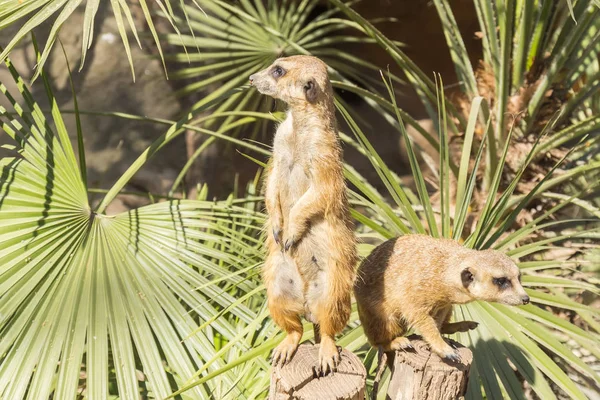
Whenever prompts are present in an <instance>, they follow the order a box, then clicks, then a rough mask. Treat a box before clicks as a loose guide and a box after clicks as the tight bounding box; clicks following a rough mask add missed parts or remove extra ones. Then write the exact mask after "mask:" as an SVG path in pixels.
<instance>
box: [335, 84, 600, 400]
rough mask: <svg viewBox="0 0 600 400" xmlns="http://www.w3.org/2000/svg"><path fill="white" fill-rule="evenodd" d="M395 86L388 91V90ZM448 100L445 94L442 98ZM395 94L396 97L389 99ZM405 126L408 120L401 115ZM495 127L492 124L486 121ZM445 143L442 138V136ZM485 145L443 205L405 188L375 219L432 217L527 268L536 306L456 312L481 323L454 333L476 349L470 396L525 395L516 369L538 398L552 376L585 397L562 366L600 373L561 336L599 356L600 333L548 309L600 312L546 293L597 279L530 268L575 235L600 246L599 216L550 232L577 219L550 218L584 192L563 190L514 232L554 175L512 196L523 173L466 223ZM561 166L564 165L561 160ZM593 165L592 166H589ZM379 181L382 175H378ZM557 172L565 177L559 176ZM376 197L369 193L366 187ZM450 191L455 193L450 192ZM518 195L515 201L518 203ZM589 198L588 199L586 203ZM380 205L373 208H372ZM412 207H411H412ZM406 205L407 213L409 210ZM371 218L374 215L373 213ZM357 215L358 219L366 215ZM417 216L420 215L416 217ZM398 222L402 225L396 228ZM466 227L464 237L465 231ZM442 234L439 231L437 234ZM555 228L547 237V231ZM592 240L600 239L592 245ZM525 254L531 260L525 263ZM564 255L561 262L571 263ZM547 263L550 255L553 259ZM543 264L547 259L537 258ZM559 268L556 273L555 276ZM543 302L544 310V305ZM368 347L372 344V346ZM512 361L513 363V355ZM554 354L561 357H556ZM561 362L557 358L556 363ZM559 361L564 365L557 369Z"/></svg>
mask: <svg viewBox="0 0 600 400" xmlns="http://www.w3.org/2000/svg"><path fill="white" fill-rule="evenodd" d="M392 93H393V92H392V91H391V89H390V94H392ZM440 98H441V99H443V96H441V97H440ZM392 100H393V97H392ZM481 103H482V99H481V98H476V99H475V100H474V101H473V104H472V106H473V107H472V110H475V111H474V113H472V115H471V117H470V118H469V121H470V123H469V128H468V129H467V132H466V133H465V136H466V137H467V138H472V137H473V136H474V134H475V133H474V129H475V123H474V121H475V120H476V119H477V117H478V115H477V114H478V113H479V112H480V110H481ZM341 111H342V114H343V115H344V118H346V119H347V120H348V126H349V127H350V128H351V129H352V130H353V132H354V134H355V136H356V137H357V140H358V142H359V143H361V145H363V146H365V151H367V152H368V153H369V154H371V157H370V160H371V161H372V164H373V167H374V168H375V169H376V170H385V169H386V166H385V165H384V164H383V163H382V162H381V160H380V159H379V158H378V157H377V156H376V155H375V154H373V152H374V150H373V149H372V148H371V147H370V145H369V144H368V139H367V138H366V136H365V135H364V133H362V132H361V131H360V129H359V128H358V126H357V125H356V124H354V123H352V121H351V120H349V119H350V118H351V117H350V115H349V114H348V113H347V112H344V110H341ZM443 112H444V107H443V101H442V102H441V104H440V113H443ZM399 122H400V125H401V126H403V124H402V121H401V119H399ZM489 126H490V125H489V124H488V127H489ZM404 139H405V140H406V141H407V150H408V152H409V159H411V160H413V162H411V168H412V172H413V176H414V178H415V182H416V183H417V188H419V187H420V186H421V185H423V183H422V178H421V177H420V171H419V166H418V164H416V162H414V160H415V159H416V156H415V154H414V150H413V147H412V146H411V145H410V138H409V137H408V136H407V135H406V134H404ZM440 142H443V138H440ZM471 143H472V140H469V139H467V140H465V142H464V144H463V149H462V154H463V155H464V154H470V151H469V150H468V148H469V147H470V146H471ZM482 147H483V145H481V146H480V147H479V149H478V150H477V157H476V161H475V164H474V165H472V166H469V164H468V163H467V162H464V161H465V160H464V159H463V162H461V165H460V172H459V178H458V190H457V193H456V194H455V197H454V198H449V197H446V198H443V197H442V199H441V201H442V202H445V206H444V204H439V205H437V206H436V207H432V206H431V204H432V201H431V199H430V198H429V195H428V194H427V193H426V192H425V191H424V190H422V189H420V190H419V197H418V198H416V197H415V198H413V199H411V200H410V201H406V200H404V199H406V198H403V197H402V196H401V195H400V193H399V192H398V193H396V194H390V195H391V196H393V197H396V196H397V198H398V199H400V201H401V202H402V204H398V209H397V210H394V212H395V213H398V214H399V216H400V219H399V220H400V222H397V221H398V220H394V219H387V220H385V219H377V220H378V224H381V225H382V228H383V229H385V230H386V231H388V232H391V231H403V232H404V231H406V230H407V228H408V230H409V232H422V229H423V225H422V224H421V222H420V221H428V222H429V233H430V234H433V235H434V236H435V235H438V234H442V236H444V237H454V238H455V239H458V240H462V239H461V238H463V237H467V239H466V242H465V244H466V245H467V246H470V247H475V248H488V247H494V248H498V249H502V250H504V251H507V250H508V254H509V255H511V256H512V257H514V258H515V260H516V261H518V260H519V259H521V260H522V262H521V263H518V264H519V265H520V266H521V268H522V269H523V274H524V285H525V287H526V290H527V292H528V293H529V295H530V296H531V298H532V302H533V303H534V304H536V305H532V306H527V307H518V308H511V307H506V306H501V305H494V304H486V303H479V302H477V303H474V304H469V305H466V306H460V307H458V308H457V310H456V311H455V313H456V318H457V319H459V320H460V319H467V320H475V321H480V322H481V324H480V327H481V328H478V329H477V330H475V331H471V332H469V333H461V334H457V335H456V337H455V339H456V340H458V341H460V342H462V343H463V344H465V345H468V346H470V347H471V348H472V349H473V351H474V354H475V363H474V365H473V370H472V372H471V374H472V375H471V379H470V380H469V392H468V397H469V398H478V397H481V396H482V394H481V388H480V385H481V387H482V388H483V390H484V392H485V395H486V396H487V397H490V396H495V395H497V394H499V393H503V394H504V396H509V397H511V398H520V397H521V396H522V394H521V393H522V386H521V383H520V382H519V381H518V380H517V378H516V377H515V372H514V370H515V368H516V371H517V372H518V374H519V375H520V376H522V377H523V378H524V379H525V380H526V381H527V382H528V384H529V385H531V387H532V389H533V390H534V391H535V392H536V393H537V394H538V395H539V396H540V398H544V399H545V398H555V397H556V395H555V394H554V392H553V391H552V389H551V388H550V386H549V384H548V383H547V380H549V381H551V382H553V383H554V384H556V385H557V386H558V387H560V388H561V390H563V391H564V392H566V393H567V394H568V395H569V396H570V397H572V398H580V399H584V398H585V396H584V395H583V393H582V392H581V390H580V389H579V387H578V386H577V385H576V384H575V383H574V381H573V380H572V379H571V378H570V377H569V376H568V375H567V374H566V373H565V372H564V370H563V368H564V366H565V365H569V366H570V367H571V368H572V369H573V370H574V371H575V372H576V373H579V374H582V375H584V376H586V377H588V378H590V379H592V380H593V381H594V382H596V384H597V383H598V382H600V376H598V374H597V373H596V372H595V371H594V370H592V369H591V368H590V366H588V365H586V364H585V363H583V362H582V361H581V360H580V359H579V358H578V357H576V356H575V355H574V354H573V352H572V351H571V349H569V348H568V347H567V346H566V345H565V344H564V340H563V337H564V336H563V335H565V334H567V335H568V336H569V337H570V338H573V339H574V340H575V341H576V342H577V344H578V346H581V347H583V348H585V349H587V350H588V351H590V352H593V353H594V354H597V353H598V352H597V347H598V343H600V335H598V332H588V331H585V330H582V329H580V328H578V327H576V326H575V325H573V324H571V323H569V322H568V321H565V320H561V319H559V318H557V317H555V316H554V315H553V314H551V313H549V312H547V311H544V310H543V308H544V307H545V306H551V307H556V308H562V309H565V310H573V311H575V312H583V313H589V316H590V318H591V320H592V321H596V323H597V321H598V320H599V319H600V312H598V310H596V309H592V308H590V307H587V306H584V305H581V304H580V303H577V302H574V301H572V300H571V299H569V298H568V297H566V296H565V297H556V296H554V293H553V292H551V291H549V288H550V287H553V286H555V287H559V288H561V289H562V290H570V289H569V288H576V289H577V290H580V291H590V292H591V293H595V294H598V293H599V291H600V288H599V287H598V285H595V284H591V283H586V282H581V281H578V280H576V279H573V278H571V277H570V274H569V272H568V270H567V271H565V270H563V269H562V265H563V264H562V263H561V262H557V261H558V260H556V259H555V260H553V261H554V263H552V264H549V265H548V266H547V268H544V269H543V270H536V269H532V268H531V267H526V266H528V265H530V263H532V262H536V261H534V260H544V259H545V254H546V253H547V254H550V253H549V251H550V250H552V248H553V247H552V246H553V245H557V246H560V244H561V243H563V242H565V241H567V240H568V241H570V246H573V247H574V248H577V243H581V244H583V245H587V246H595V247H596V248H597V243H598V242H597V240H595V239H593V238H597V237H598V234H599V233H600V219H599V218H598V217H597V216H595V217H591V218H589V219H587V220H586V221H587V222H588V225H587V226H585V225H581V224H579V225H577V226H576V227H574V228H571V229H569V228H566V229H563V230H558V231H557V232H556V233H553V234H552V233H551V232H549V231H548V228H549V227H550V226H553V225H559V224H560V223H562V224H568V223H569V222H571V223H572V222H582V220H577V221H567V220H563V221H554V222H552V218H553V217H555V216H556V214H557V212H558V211H559V210H560V209H561V208H563V207H565V206H567V205H573V204H575V203H574V201H576V200H577V198H578V197H582V194H581V193H580V196H560V197H559V199H560V201H559V203H558V205H556V206H555V207H554V208H553V209H551V210H549V211H547V212H545V213H543V214H542V215H540V216H539V217H538V218H536V219H535V220H534V221H532V222H531V223H529V224H527V225H525V226H524V227H522V228H521V229H517V230H514V229H513V228H512V226H513V225H512V223H510V222H511V221H512V220H514V218H515V217H516V215H517V214H518V212H519V210H521V209H522V208H523V207H524V205H525V204H528V203H529V202H530V201H531V199H532V198H536V197H538V196H541V195H542V194H543V193H544V184H545V183H546V182H550V181H552V179H551V174H552V172H553V171H551V172H550V174H548V175H547V176H546V177H545V178H544V179H543V180H542V181H541V182H540V183H539V184H538V185H537V186H536V187H535V188H534V189H533V190H532V191H531V193H529V194H528V196H525V197H518V196H517V195H514V193H513V192H514V188H515V186H516V184H517V181H518V180H519V179H520V177H521V176H522V173H521V174H518V175H517V176H516V177H515V180H514V181H513V182H510V184H509V186H508V190H506V191H505V192H504V193H503V195H502V196H499V197H498V198H496V196H495V193H496V191H495V190H494V187H492V190H491V191H490V196H489V198H488V199H487V202H486V204H487V205H488V206H487V207H486V210H485V211H484V213H483V214H482V215H481V216H480V218H479V221H478V222H477V224H475V225H474V226H473V225H471V226H469V227H467V226H465V216H466V215H467V214H468V211H467V210H468V208H469V204H471V203H472V201H473V199H472V196H473V184H474V182H475V179H476V176H475V175H476V174H475V172H474V171H476V170H477V164H478V163H479V162H480V160H481V154H482ZM505 159H506V151H504V152H503V154H502V157H501V158H500V160H499V165H500V168H499V169H498V170H497V171H496V174H495V176H494V177H493V181H494V183H493V185H494V186H496V185H497V184H498V182H499V179H500V177H501V173H502V165H503V163H504V162H505ZM530 162H531V157H530V158H529V160H528V161H527V162H526V163H525V165H524V166H523V167H522V169H523V170H524V169H525V168H526V167H528V166H529V164H530ZM442 164H445V168H449V167H450V165H449V161H448V158H447V157H445V158H443V159H442ZM559 166H562V164H559ZM586 167H589V168H586ZM599 171H600V163H598V162H594V163H593V164H591V165H588V166H579V167H574V168H571V169H569V170H567V171H563V172H566V173H572V174H573V175H583V176H586V175H591V176H594V174H597V173H598V172H599ZM380 176H381V177H382V179H384V178H385V174H382V175H380ZM559 176H560V175H559ZM438 177H439V180H440V181H439V183H438V185H439V187H443V186H444V184H443V182H442V180H443V179H445V178H444V174H442V173H439V174H438ZM599 186H600V182H598V181H597V180H596V181H595V182H594V183H592V186H591V187H589V188H588V191H590V192H594V191H596V190H598V188H599ZM386 187H387V188H388V190H395V189H394V187H392V186H390V185H386ZM364 194H365V195H366V196H368V197H369V198H371V196H372V195H370V194H368V193H367V192H365V193H364ZM450 197H451V196H450ZM513 197H514V198H515V201H513V200H512V199H513ZM451 203H453V204H456V211H455V213H454V214H450V212H449V209H450V207H449V206H450V204H451ZM583 203H585V202H583ZM582 205H584V204H582ZM374 207H375V204H374V205H373V207H371V209H374ZM412 210H414V211H412ZM406 211H408V214H407V213H406ZM414 212H416V213H417V215H418V220H415V219H414V217H412V216H411V215H412V214H413V213H414ZM371 215H372V214H370V213H367V215H363V216H362V218H361V219H362V220H367V219H370V218H369V217H370V216H371ZM373 217H375V216H374V215H373ZM361 219H359V221H360V220H361ZM419 220H420V221H419ZM444 221H447V222H446V223H447V224H450V225H451V227H452V229H451V230H446V231H444V229H443V224H444ZM394 223H397V226H396V227H394V226H391V225H392V224H394ZM465 229H467V232H466V236H463V235H465V232H464V230H465ZM438 232H439V233H438ZM546 233H550V234H551V235H550V236H546V235H545V234H546ZM594 243H595V244H594ZM526 260H527V261H526ZM566 261H567V260H566V259H565V260H563V262H566ZM549 262H550V261H547V263H549ZM540 263H542V264H543V263H544V261H540ZM557 274H558V276H557ZM539 307H541V308H539ZM367 348H368V347H367ZM508 360H510V363H509V361H508ZM555 360H556V361H555ZM557 361H558V364H557ZM559 365H562V366H563V368H561V367H559ZM367 368H368V369H369V366H367Z"/></svg>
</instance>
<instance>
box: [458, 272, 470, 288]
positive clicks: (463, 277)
mask: <svg viewBox="0 0 600 400" xmlns="http://www.w3.org/2000/svg"><path fill="white" fill-rule="evenodd" d="M460 279H461V280H462V284H463V286H464V287H468V286H469V285H470V284H471V282H473V273H472V272H471V270H469V268H465V269H463V270H462V272H461V273H460Z"/></svg>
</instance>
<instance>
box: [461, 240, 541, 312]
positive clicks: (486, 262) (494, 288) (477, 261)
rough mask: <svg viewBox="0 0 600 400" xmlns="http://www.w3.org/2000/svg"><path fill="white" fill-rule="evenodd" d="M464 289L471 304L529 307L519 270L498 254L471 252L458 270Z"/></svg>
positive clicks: (486, 251) (506, 257) (504, 256)
mask: <svg viewBox="0 0 600 400" xmlns="http://www.w3.org/2000/svg"><path fill="white" fill-rule="evenodd" d="M460 277H461V281H462V284H463V287H464V288H465V290H466V291H468V293H469V295H470V297H471V298H472V300H484V301H492V302H496V303H501V304H506V305H509V306H518V305H521V304H528V303H529V296H528V295H527V293H526V292H525V290H524V289H523V286H522V285H521V272H520V271H519V267H517V265H516V264H515V263H514V262H513V261H512V260H511V259H510V258H509V257H508V256H506V255H505V254H503V253H501V252H499V251H497V250H482V251H472V252H470V253H469V255H467V256H466V257H465V259H464V260H463V262H462V263H461V266H460Z"/></svg>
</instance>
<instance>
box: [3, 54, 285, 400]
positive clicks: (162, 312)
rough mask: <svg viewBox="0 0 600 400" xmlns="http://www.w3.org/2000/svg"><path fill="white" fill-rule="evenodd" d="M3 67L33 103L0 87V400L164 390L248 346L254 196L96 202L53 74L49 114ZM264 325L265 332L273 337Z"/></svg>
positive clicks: (253, 315)
mask: <svg viewBox="0 0 600 400" xmlns="http://www.w3.org/2000/svg"><path fill="white" fill-rule="evenodd" d="M8 66H9V68H10V70H11V72H12V73H13V76H15V78H16V81H17V85H18V88H19V92H20V94H21V95H22V96H23V98H24V100H25V104H24V106H21V105H19V103H17V102H16V101H15V100H14V96H12V95H11V94H10V93H9V92H8V91H7V89H6V86H4V85H2V91H3V93H4V95H5V97H6V98H7V99H8V100H9V101H10V102H11V103H12V106H13V109H14V112H11V113H9V112H8V111H7V110H5V109H1V110H0V112H1V116H2V130H3V131H4V132H6V133H7V134H8V135H9V136H10V137H11V138H12V139H13V140H14V143H15V146H13V147H11V148H12V149H13V150H14V156H13V157H5V158H3V159H2V160H1V168H2V172H1V174H0V176H1V178H0V259H1V260H2V263H1V266H0V316H1V317H0V336H1V337H2V340H1V341H0V397H2V398H9V399H19V398H26V397H27V398H36V399H43V398H49V397H50V395H51V394H52V395H53V398H57V399H69V398H76V397H77V396H86V397H89V398H92V399H106V398H112V397H111V396H117V395H118V396H119V397H120V398H138V397H139V396H142V397H150V398H165V397H166V396H168V395H170V394H171V393H172V392H173V391H176V390H177V389H178V388H179V387H181V386H183V384H184V383H185V382H186V381H187V380H188V379H190V377H192V376H193V375H194V373H195V371H197V370H199V369H200V368H201V367H202V366H203V365H210V367H208V368H206V371H205V373H210V372H213V371H214V370H216V369H218V368H220V367H223V366H225V365H226V363H227V361H228V360H227V359H226V358H222V357H218V356H217V355H218V354H219V350H220V348H219V345H218V343H222V344H223V345H224V344H226V343H227V342H231V343H233V347H234V349H232V352H233V351H238V352H244V351H248V350H249V349H250V348H252V347H253V346H254V345H255V344H254V343H253V342H252V341H251V340H249V341H247V342H244V341H239V340H236V338H238V337H239V336H240V331H239V329H240V326H241V325H242V324H246V325H252V324H253V325H252V326H255V327H256V325H257V324H259V325H260V321H261V318H262V319H263V320H264V318H265V317H266V315H265V313H264V312H261V311H257V310H260V308H261V302H262V297H261V296H257V295H256V293H259V292H260V291H262V287H261V284H260V281H259V279H258V265H259V263H260V261H261V260H262V244H261V241H260V240H258V238H259V237H260V234H261V227H262V223H263V220H264V215H263V214H261V213H259V212H256V211H255V209H256V201H251V200H248V201H245V202H243V203H240V202H235V201H225V202H220V203H215V202H210V201H205V200H176V199H173V200H170V201H165V202H161V203H156V204H152V205H149V206H146V207H141V208H139V209H135V210H131V211H130V212H125V213H121V214H118V215H113V216H109V215H105V214H102V213H100V212H98V211H94V210H92V209H91V208H90V206H89V203H88V196H87V191H86V182H85V175H84V174H83V173H82V172H83V169H84V168H85V163H81V164H78V162H77V157H76V155H75V152H74V149H73V147H72V146H71V142H70V139H69V136H68V133H67V131H66V129H65V124H64V122H63V117H62V115H61V112H60V110H59V109H58V106H57V104H56V102H55V101H54V98H53V94H52V90H51V88H50V86H49V84H48V82H47V80H46V77H45V75H44V74H43V72H42V78H43V79H44V81H45V83H46V90H47V95H48V99H49V102H50V105H51V110H50V115H49V117H47V116H46V114H44V113H43V112H42V111H41V109H40V107H39V105H38V103H37V102H36V101H35V99H34V98H33V96H32V95H31V93H30V92H29V90H28V89H27V87H26V86H25V85H24V82H23V80H22V79H21V78H20V77H19V76H18V75H17V73H16V71H15V70H14V68H13V67H12V65H11V64H10V63H8ZM80 154H81V153H80ZM138 168H139V166H138ZM117 192H118V191H117ZM215 316H219V317H218V318H215ZM205 321H211V322H210V324H209V325H206V326H204V325H203V324H204V322H205ZM200 326H203V329H201V330H199V327H200ZM259 328H261V329H264V330H266V333H265V334H264V335H263V336H259V337H258V339H256V340H257V341H260V340H265V339H264V338H266V337H270V336H272V332H269V329H270V330H273V328H272V325H269V324H267V325H266V326H265V327H261V326H259ZM210 360H212V361H210ZM209 361H210V362H209ZM264 367H265V368H266V366H264ZM235 382H236V378H233V379H232V378H231V377H230V376H223V377H222V378H221V379H220V383H219V384H220V385H225V386H227V387H229V388H235ZM214 390H217V389H216V388H210V387H206V386H202V387H200V386H199V387H196V388H194V389H193V390H191V391H190V392H189V393H188V394H186V397H188V396H189V398H209V397H210V396H211V393H213V392H214ZM215 393H216V392H215ZM233 393H234V394H235V395H234V397H235V396H237V395H239V391H238V390H237V389H235V390H234V392H233Z"/></svg>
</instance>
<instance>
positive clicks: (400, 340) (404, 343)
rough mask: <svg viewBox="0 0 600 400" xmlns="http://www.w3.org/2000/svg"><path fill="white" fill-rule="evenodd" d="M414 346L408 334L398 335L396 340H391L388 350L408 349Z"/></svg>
mask: <svg viewBox="0 0 600 400" xmlns="http://www.w3.org/2000/svg"><path fill="white" fill-rule="evenodd" d="M412 348H413V345H412V344H411V343H410V339H409V338H407V337H406V336H398V337H397V338H395V339H394V340H392V341H391V342H390V344H389V345H388V350H387V351H391V350H407V349H412Z"/></svg>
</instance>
